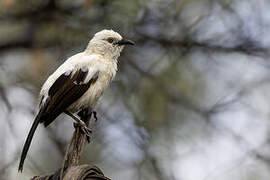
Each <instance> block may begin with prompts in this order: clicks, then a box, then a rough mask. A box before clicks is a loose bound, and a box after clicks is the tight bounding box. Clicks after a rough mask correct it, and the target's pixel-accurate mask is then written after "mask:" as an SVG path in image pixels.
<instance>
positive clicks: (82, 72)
mask: <svg viewBox="0 0 270 180" xmlns="http://www.w3.org/2000/svg"><path fill="white" fill-rule="evenodd" d="M134 44H135V43H134V42H133V41H131V40H128V39H125V38H123V37H122V36H121V35H120V34H119V33H117V32H115V31H113V30H107V29H104V30H102V31H99V32H97V33H96V34H95V35H94V36H93V38H92V39H91V40H90V41H89V43H88V45H87V47H86V49H85V50H84V51H83V52H80V53H78V54H75V55H73V56H71V57H70V58H68V59H67V60H66V61H65V62H64V63H63V64H62V65H60V66H59V67H58V68H57V69H56V70H55V71H54V72H53V73H52V74H51V75H50V76H49V77H48V79H47V80H46V81H45V83H44V84H43V86H42V88H41V90H40V95H39V101H40V103H39V106H38V113H37V115H36V116H35V119H34V121H33V123H32V126H31V129H30V131H29V133H28V135H27V138H26V141H25V143H24V146H23V149H22V153H21V158H20V163H19V168H18V171H19V172H22V171H23V165H24V161H25V158H26V155H27V152H28V150H29V147H30V144H31V141H32V138H33V136H34V133H35V131H36V129H37V127H38V125H39V124H44V126H45V127H47V126H48V125H50V124H51V123H52V122H53V121H54V120H55V119H56V118H57V117H58V116H59V115H60V114H61V113H65V114H67V115H69V116H71V117H72V118H73V119H74V120H75V121H76V123H77V124H79V125H80V127H81V129H82V130H83V132H84V133H85V134H86V135H87V136H89V133H91V131H90V129H89V128H88V127H87V126H86V125H85V123H84V122H83V121H82V120H81V119H80V117H78V116H77V115H79V114H80V113H81V114H89V112H90V113H92V110H93V108H94V107H95V105H96V104H97V102H98V100H99V98H100V97H101V96H102V94H103V92H104V90H105V89H106V88H107V87H108V85H109V84H110V83H111V81H112V80H113V79H114V77H115V75H116V72H117V62H118V57H119V56H120V53H121V51H122V50H123V48H124V46H125V45H134ZM76 113H77V115H76Z"/></svg>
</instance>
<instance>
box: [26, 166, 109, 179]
mask: <svg viewBox="0 0 270 180" xmlns="http://www.w3.org/2000/svg"><path fill="white" fill-rule="evenodd" d="M59 179H60V171H57V172H56V173H55V174H52V175H45V176H35V177H33V178H32V179H31V180H59ZM63 180H110V179H109V178H107V177H105V176H104V174H103V172H102V171H101V170H100V169H99V168H98V167H96V166H91V165H88V164H85V165H80V166H71V167H69V168H68V169H67V171H66V173H65V175H64V177H63Z"/></svg>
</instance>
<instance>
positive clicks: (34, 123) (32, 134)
mask: <svg viewBox="0 0 270 180" xmlns="http://www.w3.org/2000/svg"><path fill="white" fill-rule="evenodd" d="M39 122H40V113H39V114H38V115H37V116H36V118H35V120H34V122H33V124H32V127H31V129H30V131H29V133H28V136H27V138H26V141H25V143H24V146H23V150H22V154H21V160H20V164H19V169H18V171H19V172H20V171H21V172H22V170H23V163H24V160H25V158H26V155H27V152H28V150H29V147H30V144H31V141H32V138H33V136H34V133H35V131H36V129H37V127H38V124H39Z"/></svg>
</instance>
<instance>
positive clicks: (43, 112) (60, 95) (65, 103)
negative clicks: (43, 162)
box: [19, 68, 98, 171]
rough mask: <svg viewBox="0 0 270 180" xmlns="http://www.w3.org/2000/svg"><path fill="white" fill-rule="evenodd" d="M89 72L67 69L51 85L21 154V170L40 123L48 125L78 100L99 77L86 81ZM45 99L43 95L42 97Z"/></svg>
mask: <svg viewBox="0 0 270 180" xmlns="http://www.w3.org/2000/svg"><path fill="white" fill-rule="evenodd" d="M87 74H88V69H86V68H81V69H78V70H77V71H76V72H72V71H67V72H65V73H64V74H62V75H61V76H60V77H59V78H58V79H57V80H56V81H55V82H54V84H53V85H52V86H51V87H50V89H49V92H48V98H47V99H46V100H45V103H43V104H41V105H40V109H39V112H38V114H37V116H36V118H35V120H34V122H33V124H32V127H31V129H30V131H29V134H28V136H27V139H26V141H25V144H24V147H23V151H22V154H21V161H20V165H19V171H22V169H23V163H24V160H25V157H26V154H27V152H28V149H29V146H30V144H31V141H32V138H33V135H34V133H35V130H36V128H37V126H38V124H39V123H44V125H45V127H47V126H48V125H49V124H50V123H51V122H53V121H54V120H55V118H57V117H58V116H59V115H60V114H61V113H62V112H64V111H65V110H66V109H67V108H68V107H69V106H70V105H71V104H72V103H74V102H75V101H76V100H78V99H79V98H80V97H81V96H82V95H83V94H84V93H85V92H86V91H87V90H88V89H89V87H90V86H91V84H94V83H95V82H96V80H97V78H98V72H96V73H95V74H94V75H93V77H92V78H91V79H90V80H89V81H88V82H86V83H84V80H85V78H86V76H87ZM41 100H43V97H42V99H41Z"/></svg>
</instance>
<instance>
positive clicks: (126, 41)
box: [115, 39, 135, 46]
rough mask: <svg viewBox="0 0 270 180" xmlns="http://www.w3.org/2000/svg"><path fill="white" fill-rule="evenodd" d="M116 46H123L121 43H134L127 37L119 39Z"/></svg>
mask: <svg viewBox="0 0 270 180" xmlns="http://www.w3.org/2000/svg"><path fill="white" fill-rule="evenodd" d="M115 44H117V45H118V46H123V45H135V43H134V42H133V41H131V40H128V39H122V40H121V41H118V42H116V43H115Z"/></svg>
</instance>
